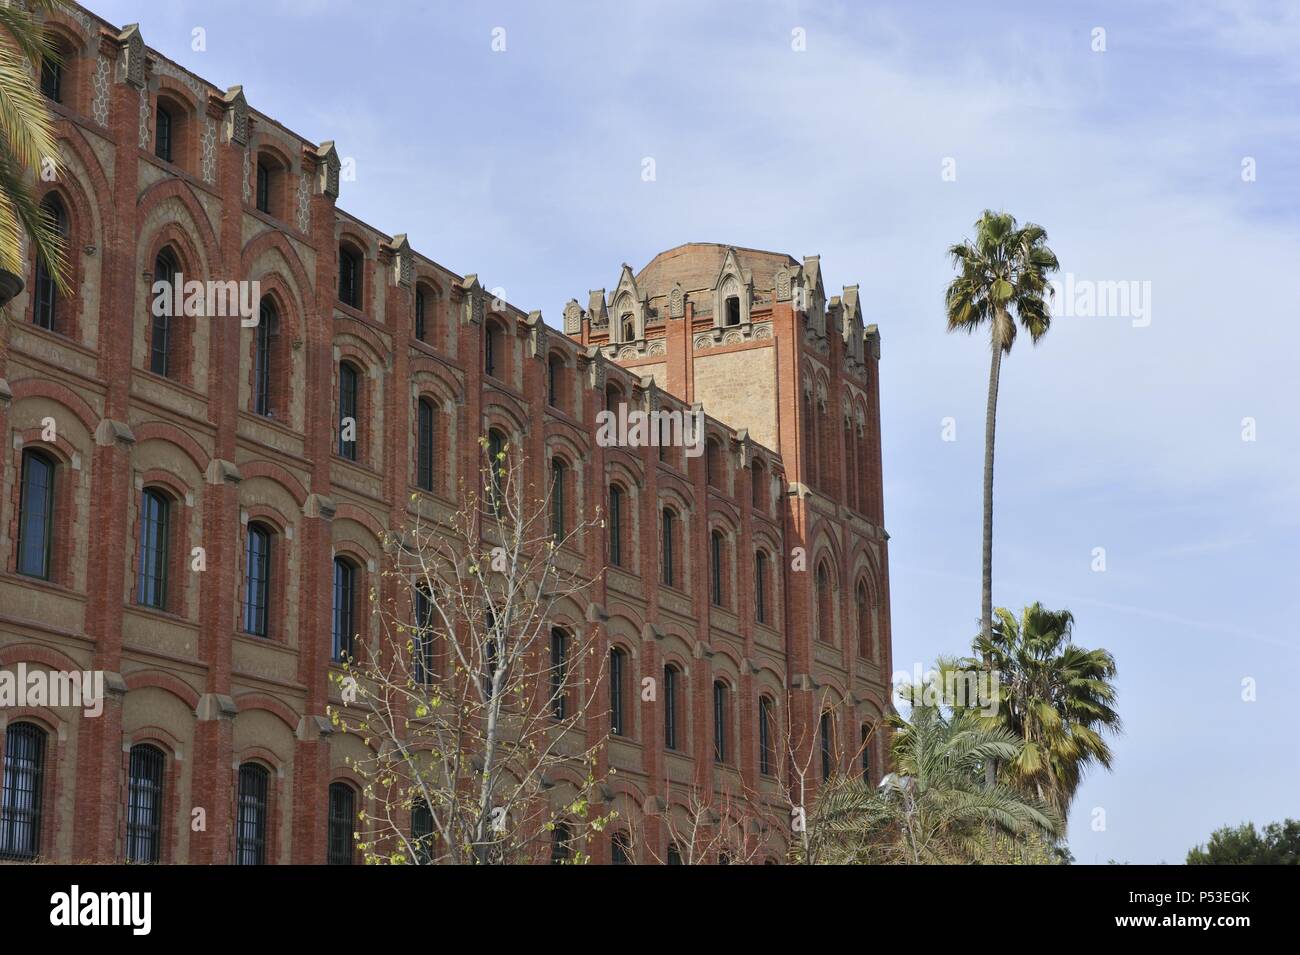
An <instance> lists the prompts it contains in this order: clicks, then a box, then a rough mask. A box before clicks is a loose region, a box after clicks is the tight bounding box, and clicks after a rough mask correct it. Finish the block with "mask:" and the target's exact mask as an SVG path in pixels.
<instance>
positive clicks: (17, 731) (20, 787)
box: [0, 723, 46, 859]
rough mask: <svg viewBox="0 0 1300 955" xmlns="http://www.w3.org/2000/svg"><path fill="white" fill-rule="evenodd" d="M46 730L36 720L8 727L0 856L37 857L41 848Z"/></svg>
mask: <svg viewBox="0 0 1300 955" xmlns="http://www.w3.org/2000/svg"><path fill="white" fill-rule="evenodd" d="M45 739H46V736H45V731H44V730H43V729H41V728H40V727H39V726H36V725H35V724H33V723H10V724H9V726H8V728H6V729H5V757H4V779H3V788H0V859H34V858H36V856H37V855H38V854H39V853H40V849H41V803H42V796H43V792H44V779H45Z"/></svg>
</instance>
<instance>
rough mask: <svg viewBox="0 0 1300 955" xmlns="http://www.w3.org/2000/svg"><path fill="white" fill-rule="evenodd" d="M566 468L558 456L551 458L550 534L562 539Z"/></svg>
mask: <svg viewBox="0 0 1300 955" xmlns="http://www.w3.org/2000/svg"><path fill="white" fill-rule="evenodd" d="M567 472H568V468H566V467H565V466H564V462H563V461H562V460H560V459H559V458H552V459H551V536H552V537H554V538H555V539H556V540H557V541H559V540H563V539H564V526H565V515H564V482H565V475H566V474H567Z"/></svg>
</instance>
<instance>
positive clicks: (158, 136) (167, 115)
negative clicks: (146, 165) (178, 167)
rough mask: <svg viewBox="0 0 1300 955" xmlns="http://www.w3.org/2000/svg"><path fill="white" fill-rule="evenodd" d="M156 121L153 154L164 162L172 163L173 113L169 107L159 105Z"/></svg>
mask: <svg viewBox="0 0 1300 955" xmlns="http://www.w3.org/2000/svg"><path fill="white" fill-rule="evenodd" d="M157 114H158V115H157V116H156V117H155V119H154V140H153V154H154V155H155V156H157V157H158V158H159V159H161V160H163V161H164V162H171V161H172V147H173V142H172V133H173V131H174V130H173V124H172V111H171V109H170V108H169V107H167V106H163V105H162V104H161V103H159V104H158V109H157Z"/></svg>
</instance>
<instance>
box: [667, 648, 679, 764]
mask: <svg viewBox="0 0 1300 955" xmlns="http://www.w3.org/2000/svg"><path fill="white" fill-rule="evenodd" d="M680 683H681V671H680V670H679V669H677V667H676V666H674V665H673V664H671V663H670V664H668V665H667V666H665V667H664V747H665V748H667V749H677V748H678V746H677V743H678V727H679V726H680V719H679V717H680V710H679V707H680V706H681V702H680V701H679V700H678V695H679V694H678V691H679V690H680V689H681V687H680V685H679V684H680Z"/></svg>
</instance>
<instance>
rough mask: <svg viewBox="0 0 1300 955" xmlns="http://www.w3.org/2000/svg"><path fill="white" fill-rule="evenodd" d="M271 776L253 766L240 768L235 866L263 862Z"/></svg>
mask: <svg viewBox="0 0 1300 955" xmlns="http://www.w3.org/2000/svg"><path fill="white" fill-rule="evenodd" d="M269 776H270V773H268V772H267V770H266V768H265V767H263V766H259V765H257V764H256V763H245V764H244V765H242V766H240V767H239V812H238V817H237V819H236V821H235V864H236V865H263V864H265V862H266V790H267V782H268V778H269Z"/></svg>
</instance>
